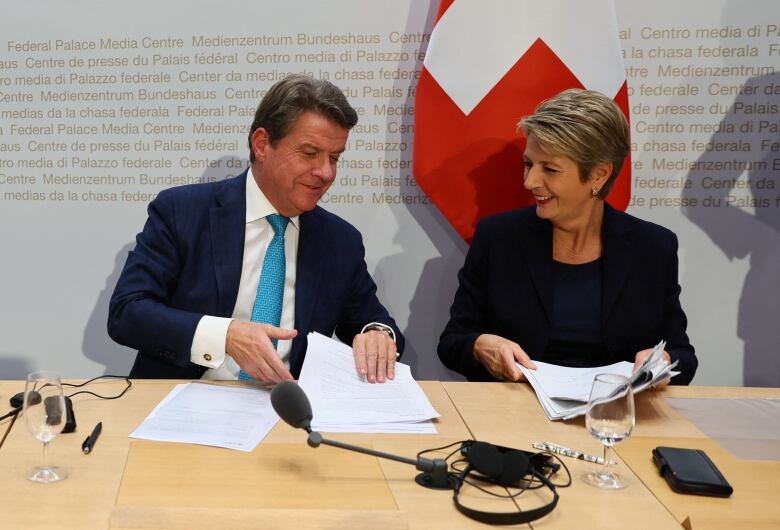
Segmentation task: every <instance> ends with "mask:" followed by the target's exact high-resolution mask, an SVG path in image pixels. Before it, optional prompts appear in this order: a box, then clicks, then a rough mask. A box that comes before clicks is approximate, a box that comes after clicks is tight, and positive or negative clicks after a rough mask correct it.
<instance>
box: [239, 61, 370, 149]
mask: <svg viewBox="0 0 780 530" xmlns="http://www.w3.org/2000/svg"><path fill="white" fill-rule="evenodd" d="M304 112H314V113H316V114H319V115H321V116H323V117H324V118H327V119H329V120H332V121H334V122H335V123H337V124H339V125H340V126H342V127H344V128H345V129H348V130H349V129H351V128H352V127H354V126H355V124H356V123H357V121H358V115H357V112H356V111H355V109H353V108H352V106H350V104H349V102H348V101H347V98H346V97H345V96H344V93H343V92H342V91H341V90H340V89H339V88H338V87H337V86H336V85H334V84H333V83H331V82H329V81H323V80H320V79H314V78H313V77H309V76H306V75H301V74H292V75H289V76H287V77H285V78H284V79H282V80H281V81H277V82H276V83H275V84H274V85H273V86H272V87H271V89H270V90H269V91H268V93H267V94H266V95H265V97H264V98H263V100H262V101H261V102H260V105H258V106H257V111H256V112H255V119H254V121H253V122H252V127H251V128H250V130H249V160H250V162H254V161H255V153H254V151H253V150H252V135H254V133H255V131H256V130H257V129H259V128H260V127H262V128H264V129H265V130H266V131H267V132H268V137H269V141H270V143H271V145H276V143H277V142H278V141H279V140H281V139H282V138H284V137H285V136H287V134H288V133H289V132H290V129H292V127H293V124H294V123H295V120H297V119H298V118H299V117H300V116H301V114H303V113H304Z"/></svg>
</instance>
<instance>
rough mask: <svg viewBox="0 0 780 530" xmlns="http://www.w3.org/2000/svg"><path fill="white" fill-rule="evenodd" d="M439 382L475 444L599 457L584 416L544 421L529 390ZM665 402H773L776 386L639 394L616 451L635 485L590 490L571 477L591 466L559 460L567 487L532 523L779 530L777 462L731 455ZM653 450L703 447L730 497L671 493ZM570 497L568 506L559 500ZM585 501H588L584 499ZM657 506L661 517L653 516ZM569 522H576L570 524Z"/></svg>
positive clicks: (670, 389) (504, 385)
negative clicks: (570, 482)
mask: <svg viewBox="0 0 780 530" xmlns="http://www.w3.org/2000/svg"><path fill="white" fill-rule="evenodd" d="M443 385H444V387H445V389H446V390H447V393H448V394H449V396H450V397H451V398H452V401H453V402H454V403H455V406H456V407H457V409H458V412H460V414H461V416H462V417H463V419H464V421H465V422H466V424H467V425H468V426H469V429H470V430H471V431H472V433H473V434H474V435H475V437H476V438H478V439H484V440H486V441H490V442H493V443H497V444H501V445H509V446H512V447H517V448H523V449H530V448H531V443H532V442H533V441H535V440H546V441H552V442H556V443H559V444H561V445H565V446H567V447H574V448H577V449H579V450H582V451H586V452H589V453H591V454H597V455H598V454H601V444H600V443H599V442H598V441H597V440H596V439H595V438H592V437H591V436H590V435H589V434H588V433H587V431H586V429H585V422H584V418H578V419H576V420H572V421H567V422H551V421H548V420H547V419H546V418H545V416H544V414H543V413H542V411H541V408H540V406H539V404H538V402H537V400H536V396H535V395H534V392H533V389H532V388H530V386H529V385H524V384H512V383H479V384H477V383H454V382H448V383H443ZM664 397H688V398H735V397H738V398H778V397H780V389H766V388H723V387H668V388H666V389H664V390H661V391H655V390H652V391H646V392H643V393H641V394H638V395H637V396H636V414H637V423H636V429H635V430H634V432H633V434H632V435H631V437H630V438H629V439H628V440H626V441H624V442H622V443H620V444H618V445H617V446H616V452H617V455H618V457H619V460H620V462H621V465H620V466H619V467H622V468H623V469H622V470H620V469H619V471H628V472H629V473H628V474H630V475H631V476H632V477H633V478H634V480H636V483H634V484H631V485H630V487H628V488H626V489H625V490H620V491H609V492H601V491H598V490H595V489H594V488H591V487H589V486H587V485H586V484H584V483H582V481H581V480H579V477H578V476H577V475H581V474H583V473H584V472H585V471H586V470H587V469H589V467H591V466H592V465H591V464H587V463H584V462H580V461H577V460H573V459H566V461H567V463H569V462H571V464H570V467H571V469H572V473H573V475H575V484H574V486H573V487H572V488H570V489H567V490H563V491H562V492H561V496H562V500H561V503H560V504H559V507H558V508H557V509H556V510H555V512H554V513H553V514H551V515H550V516H549V517H548V518H546V519H545V520H541V521H539V522H536V523H533V525H532V526H533V527H534V528H542V527H543V526H546V525H547V524H548V523H549V527H551V528H552V527H555V528H558V527H559V524H560V527H561V528H564V527H567V526H572V527H575V526H576V519H578V518H583V520H587V521H588V522H589V524H590V525H592V527H593V528H606V527H607V526H608V524H609V523H610V522H611V521H612V517H613V516H614V513H616V512H617V513H621V514H623V515H622V516H621V517H620V520H621V521H622V524H623V527H624V528H625V527H627V526H630V527H634V528H663V527H667V526H668V524H669V522H670V521H669V517H668V516H671V517H672V518H673V520H674V521H676V522H675V523H674V524H675V525H676V526H677V528H679V527H680V525H682V526H683V527H685V528H688V529H693V530H699V529H711V528H712V529H721V528H722V529H736V528H750V529H754V528H755V529H760V528H766V529H769V528H773V529H778V528H780V486H779V485H778V484H780V462H777V461H755V460H753V461H747V460H740V459H737V458H735V457H734V456H732V455H731V454H730V453H728V452H727V451H726V450H725V449H723V448H722V447H721V446H720V445H718V443H717V442H716V441H714V440H712V439H710V438H709V437H708V436H707V435H706V434H704V433H703V432H702V431H701V430H700V429H699V428H698V427H696V426H695V425H693V424H692V423H691V422H689V421H688V420H687V419H686V418H685V417H683V416H682V415H681V414H680V413H679V412H677V411H675V410H674V409H672V408H671V407H670V406H669V404H667V403H666V402H665V400H664V399H663V398H664ZM724 421H728V418H724ZM659 445H666V446H673V447H690V448H697V449H704V450H705V451H706V452H707V454H708V455H709V456H710V458H712V459H713V461H714V462H715V463H716V464H717V466H718V467H719V468H720V470H721V471H722V472H723V474H724V476H725V477H726V478H727V480H729V482H730V483H731V485H732V486H733V487H734V494H733V495H732V496H731V497H730V498H728V499H720V498H711V497H702V496H694V495H682V494H678V493H675V492H673V491H672V490H671V489H670V488H669V486H668V484H667V483H666V482H665V480H664V479H663V478H662V477H661V476H660V474H659V472H658V469H657V468H656V467H655V465H654V464H653V461H652V455H651V451H652V449H653V448H654V447H657V446H659ZM570 497H573V498H574V501H573V502H571V503H565V502H564V501H565V500H567V499H568V498H570ZM585 499H587V502H583V500H585ZM653 500H657V502H652V501H653ZM659 504H660V505H662V506H663V507H664V511H667V514H663V513H661V512H659V510H658V509H657V507H658V505H659ZM632 515H633V519H631V517H632ZM572 519H574V520H575V524H570V521H571V520H572ZM627 521H630V522H627ZM662 525H663V526H662Z"/></svg>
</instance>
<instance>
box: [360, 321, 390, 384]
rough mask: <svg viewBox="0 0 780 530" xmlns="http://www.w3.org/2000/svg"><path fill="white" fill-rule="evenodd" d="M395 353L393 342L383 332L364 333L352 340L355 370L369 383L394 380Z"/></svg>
mask: <svg viewBox="0 0 780 530" xmlns="http://www.w3.org/2000/svg"><path fill="white" fill-rule="evenodd" d="M395 352H396V347H395V342H394V341H393V339H392V338H391V337H390V335H388V334H387V333H385V332H384V331H375V330H372V331H366V332H365V333H361V334H359V335H355V338H354V339H353V340H352V353H353V354H354V356H355V368H356V369H357V372H358V374H359V375H360V377H364V378H365V379H366V380H367V381H368V382H369V383H384V382H385V379H395V357H396V355H395Z"/></svg>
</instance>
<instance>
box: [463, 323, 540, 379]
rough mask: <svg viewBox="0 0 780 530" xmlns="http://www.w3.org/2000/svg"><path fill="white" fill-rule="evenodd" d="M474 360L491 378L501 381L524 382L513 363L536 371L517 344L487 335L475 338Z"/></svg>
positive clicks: (521, 373)
mask: <svg viewBox="0 0 780 530" xmlns="http://www.w3.org/2000/svg"><path fill="white" fill-rule="evenodd" d="M474 358H475V359H476V360H477V361H479V362H481V363H482V365H483V366H484V367H485V368H487V370H488V372H490V373H491V375H492V376H493V377H495V378H496V379H500V380H502V381H525V376H524V375H523V372H521V371H520V369H519V368H518V367H517V366H516V365H515V361H517V362H518V363H520V364H522V365H523V366H524V367H526V368H530V369H531V370H536V365H535V364H534V363H533V361H532V360H531V358H530V357H528V354H527V353H525V352H524V351H523V348H521V347H520V345H519V344H517V343H516V342H512V341H511V340H507V339H505V338H504V337H499V336H498V335H491V334H489V333H484V334H482V335H480V336H479V337H477V340H476V341H475V342H474Z"/></svg>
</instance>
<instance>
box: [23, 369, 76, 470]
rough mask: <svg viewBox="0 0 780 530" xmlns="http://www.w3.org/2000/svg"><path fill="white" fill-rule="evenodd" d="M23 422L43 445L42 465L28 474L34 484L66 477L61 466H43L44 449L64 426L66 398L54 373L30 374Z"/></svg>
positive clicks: (44, 464)
mask: <svg viewBox="0 0 780 530" xmlns="http://www.w3.org/2000/svg"><path fill="white" fill-rule="evenodd" d="M23 407H24V409H23V414H24V422H25V423H26V424H27V430H28V431H30V434H32V435H33V436H34V437H35V438H37V439H38V440H40V441H41V442H43V463H42V465H41V466H36V467H34V468H32V469H31V470H30V471H28V472H27V478H28V479H30V480H32V481H33V482H41V483H43V484H48V483H50V482H59V481H60V480H63V479H64V478H66V477H67V476H68V473H67V471H65V469H63V468H60V467H54V466H48V465H46V447H47V446H48V445H49V442H51V441H52V440H53V439H54V437H55V436H57V435H58V434H59V433H60V432H62V428H63V427H64V426H65V420H66V417H65V396H64V395H63V393H62V383H61V382H60V376H59V375H57V374H56V373H54V372H33V373H31V374H29V375H28V376H27V383H26V384H25V387H24V403H23Z"/></svg>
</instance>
